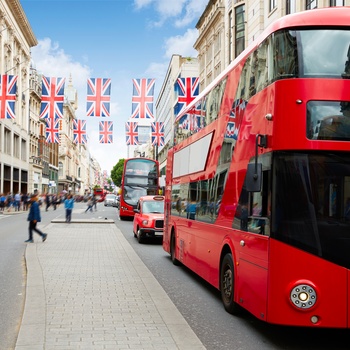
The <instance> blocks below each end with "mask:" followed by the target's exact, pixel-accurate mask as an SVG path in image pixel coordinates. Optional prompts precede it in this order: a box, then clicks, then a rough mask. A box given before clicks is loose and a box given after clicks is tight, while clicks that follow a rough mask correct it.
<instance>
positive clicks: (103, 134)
mask: <svg viewBox="0 0 350 350" xmlns="http://www.w3.org/2000/svg"><path fill="white" fill-rule="evenodd" d="M100 143H113V122H100Z"/></svg>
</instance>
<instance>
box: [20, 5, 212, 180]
mask: <svg viewBox="0 0 350 350" xmlns="http://www.w3.org/2000/svg"><path fill="white" fill-rule="evenodd" d="M20 2H21V5H22V7H23V10H24V12H25V14H26V16H27V19H28V21H29V24H30V26H31V28H32V30H33V32H34V35H35V37H36V38H37V40H38V45H37V46H35V47H33V48H31V56H32V62H33V66H34V67H35V68H36V69H37V71H38V72H39V73H42V74H44V75H45V76H46V77H61V78H66V85H67V84H68V81H69V79H70V77H71V78H72V83H73V86H74V87H75V88H76V89H77V92H78V109H77V111H76V116H77V118H78V119H84V120H86V124H87V133H88V147H89V150H90V152H91V154H92V155H93V156H94V157H95V158H96V159H97V161H98V162H99V164H100V166H101V170H102V171H103V170H107V172H108V173H110V171H111V170H112V168H113V167H114V165H115V164H117V163H118V160H119V159H121V158H127V156H132V155H131V154H130V155H128V152H127V146H126V141H125V123H126V122H127V121H128V120H129V118H130V116H131V107H132V103H131V99H132V90H133V84H132V79H140V78H154V79H155V93H154V113H155V102H156V99H157V96H158V92H159V90H160V88H161V86H162V84H163V80H164V77H165V74H166V71H167V69H168V66H169V62H170V59H171V57H172V55H173V54H179V55H181V56H185V57H187V56H191V57H197V52H196V51H195V50H194V49H193V45H194V43H195V41H196V39H197V38H198V31H197V29H196V24H197V22H198V20H199V18H200V16H201V15H202V14H203V11H204V9H205V7H206V5H207V4H208V2H209V0H20ZM88 78H110V79H111V95H110V101H111V104H110V117H106V118H101V117H87V116H86V94H87V79H88ZM102 120H104V121H113V143H112V144H100V143H99V140H98V138H99V137H98V134H99V131H98V123H99V121H102Z"/></svg>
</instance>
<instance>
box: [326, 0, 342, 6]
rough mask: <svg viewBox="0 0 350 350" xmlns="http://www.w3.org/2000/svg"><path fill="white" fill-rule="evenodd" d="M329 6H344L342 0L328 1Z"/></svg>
mask: <svg viewBox="0 0 350 350" xmlns="http://www.w3.org/2000/svg"><path fill="white" fill-rule="evenodd" d="M329 6H344V0H330V1H329Z"/></svg>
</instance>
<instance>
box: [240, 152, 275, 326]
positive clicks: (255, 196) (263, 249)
mask: <svg viewBox="0 0 350 350" xmlns="http://www.w3.org/2000/svg"><path fill="white" fill-rule="evenodd" d="M259 161H260V160H259ZM264 163H266V165H268V164H269V163H270V160H269V159H267V158H266V159H265V160H264ZM266 165H264V166H263V167H264V168H265V169H264V171H263V172H262V183H261V188H260V191H259V192H251V191H248V188H247V187H246V186H244V188H243V190H242V192H241V195H240V200H239V209H238V210H237V212H236V217H235V220H234V224H233V227H234V228H237V229H239V231H236V233H235V236H236V237H235V240H236V243H237V244H236V253H237V257H236V259H237V262H238V264H237V279H236V290H235V301H236V302H237V303H238V304H240V305H242V306H243V307H244V308H246V309H247V310H249V311H250V312H251V313H252V314H254V315H255V316H256V317H258V318H259V319H262V320H266V310H267V309H266V300H267V283H268V252H269V235H270V213H269V208H270V198H271V196H270V194H269V193H270V181H269V178H270V170H268V169H267V166H266ZM238 219H239V220H238ZM238 225H239V226H238ZM235 226H236V227H235ZM237 226H238V227H237Z"/></svg>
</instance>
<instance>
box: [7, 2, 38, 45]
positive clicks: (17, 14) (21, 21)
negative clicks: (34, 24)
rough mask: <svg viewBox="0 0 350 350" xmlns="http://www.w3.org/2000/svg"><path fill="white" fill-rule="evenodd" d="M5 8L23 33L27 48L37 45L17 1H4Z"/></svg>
mask: <svg viewBox="0 0 350 350" xmlns="http://www.w3.org/2000/svg"><path fill="white" fill-rule="evenodd" d="M5 1H6V3H7V6H8V7H9V9H10V11H11V12H12V14H13V16H14V18H16V21H17V24H18V26H19V28H20V29H21V32H22V33H23V36H24V37H25V39H26V40H27V42H28V44H29V47H33V46H36V45H38V40H37V39H36V37H35V35H34V33H33V30H32V28H31V26H30V24H29V22H28V19H27V17H26V15H25V13H24V10H23V7H22V5H21V4H20V2H19V0H5Z"/></svg>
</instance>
